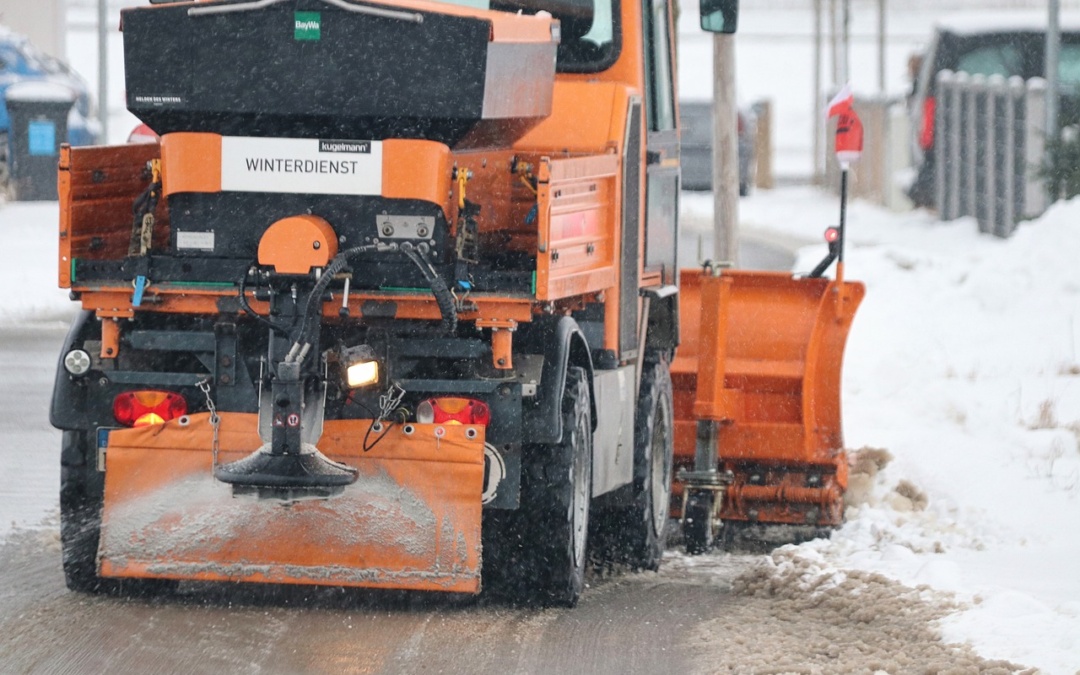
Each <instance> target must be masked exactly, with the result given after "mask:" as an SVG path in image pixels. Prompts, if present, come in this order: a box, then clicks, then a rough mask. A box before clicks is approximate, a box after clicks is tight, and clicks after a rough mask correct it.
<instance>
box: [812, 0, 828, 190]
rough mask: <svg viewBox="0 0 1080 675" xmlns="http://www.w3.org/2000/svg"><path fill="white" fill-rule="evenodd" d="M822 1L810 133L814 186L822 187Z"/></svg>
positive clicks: (816, 7)
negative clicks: (819, 112)
mask: <svg viewBox="0 0 1080 675" xmlns="http://www.w3.org/2000/svg"><path fill="white" fill-rule="evenodd" d="M821 3H822V0H814V92H813V94H814V100H813V104H812V105H811V106H810V110H811V111H813V113H812V114H811V115H810V133H812V134H813V143H812V148H813V153H814V184H815V185H820V184H821V182H822V180H823V177H824V175H825V153H824V151H823V150H822V149H821V115H819V114H818V111H819V110H821V65H822V64H821V62H822V60H823V59H822V57H821V51H822V43H823V40H822V32H823V31H822V25H821V10H822V6H821Z"/></svg>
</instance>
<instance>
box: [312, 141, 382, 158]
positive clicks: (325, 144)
mask: <svg viewBox="0 0 1080 675" xmlns="http://www.w3.org/2000/svg"><path fill="white" fill-rule="evenodd" d="M319 152H351V153H356V154H362V155H367V154H370V153H371V141H339V140H334V139H330V140H320V141H319Z"/></svg>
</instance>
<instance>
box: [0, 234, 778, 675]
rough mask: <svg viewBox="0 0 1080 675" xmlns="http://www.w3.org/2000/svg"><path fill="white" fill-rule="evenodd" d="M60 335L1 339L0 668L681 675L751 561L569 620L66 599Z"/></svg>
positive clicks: (346, 604)
mask: <svg viewBox="0 0 1080 675" xmlns="http://www.w3.org/2000/svg"><path fill="white" fill-rule="evenodd" d="M743 255H744V258H743V260H744V266H752V265H755V264H757V265H761V266H770V267H775V266H781V267H782V266H784V265H790V262H789V261H787V258H786V257H785V255H786V254H784V253H783V252H777V251H776V250H770V249H769V247H767V246H764V247H763V246H755V245H753V244H751V245H750V246H749V247H748V249H746V250H744V254H743ZM778 260H779V261H780V262H779V264H778V263H777V261H778ZM64 334H65V328H64V327H63V326H61V325H59V324H50V325H47V326H30V327H22V328H5V329H2V330H0V372H3V374H4V376H3V380H4V382H5V384H6V386H4V387H0V438H3V439H4V444H3V445H4V448H3V452H2V453H0V518H4V519H10V520H12V521H17V522H18V524H19V525H20V529H19V530H17V531H16V532H15V533H14V534H12V535H11V536H9V537H8V540H7V541H6V542H5V543H4V544H3V545H0V578H3V579H4V581H5V583H3V584H0V672H4V673H19V672H32V673H80V674H81V673H102V672H114V673H182V672H201V673H216V672H222V673H223V672H229V673H299V672H312V673H421V672H423V673H463V674H464V673H470V674H474V673H662V672H687V671H689V672H696V671H698V670H700V669H701V668H700V666H701V665H702V664H700V663H699V664H697V666H695V665H694V664H695V656H694V654H695V652H694V650H693V648H692V647H691V645H690V643H689V641H688V636H691V635H694V634H695V633H696V630H697V629H698V628H699V627H700V625H701V623H702V622H703V621H706V620H708V619H711V618H714V617H715V616H716V615H717V613H722V612H723V608H724V606H725V604H728V603H731V602H733V598H732V596H731V594H730V591H729V585H730V580H731V579H732V578H733V577H734V576H735V575H736V574H737V573H738V572H739V571H741V570H742V569H744V568H745V567H746V566H747V565H749V564H751V562H752V561H753V560H754V558H753V556H716V557H710V558H709V562H708V563H706V564H703V565H702V564H696V565H694V566H693V567H692V568H691V569H692V572H688V571H687V568H685V565H684V564H681V563H683V562H685V561H683V560H681V559H678V558H676V559H675V560H674V561H668V562H666V563H665V565H664V568H663V569H662V571H661V573H659V574H634V575H621V576H616V577H613V578H609V579H599V578H594V579H592V580H591V582H590V588H589V589H588V590H587V591H586V593H585V594H584V597H583V598H582V600H581V602H580V603H579V605H578V607H577V608H575V609H573V610H565V609H546V610H538V609H520V608H513V607H508V606H505V605H497V604H491V603H488V602H486V601H483V600H481V601H477V600H475V599H473V598H465V597H447V596H442V595H437V596H430V595H425V594H401V593H374V592H366V591H356V590H347V591H342V590H324V589H318V590H312V589H308V588H299V589H295V588H271V589H263V588H260V587H246V586H245V587H239V588H236V587H228V586H213V585H203V586H191V587H189V586H185V587H183V588H182V589H181V591H180V593H179V594H177V595H174V596H172V597H168V598H158V599H118V598H110V597H93V596H86V595H81V594H77V593H71V592H69V591H68V590H67V589H66V588H65V586H64V581H63V572H62V569H61V566H60V541H59V532H58V530H57V527H56V519H57V517H58V515H57V512H58V506H57V501H56V499H57V498H56V494H57V491H58V489H59V478H58V476H59V432H58V431H56V430H54V429H52V428H51V427H50V426H49V424H48V405H49V396H50V392H51V388H52V379H53V373H54V369H55V367H56V357H57V354H58V351H59V349H60V345H61V343H62V340H63V337H64ZM43 514H44V515H45V521H44V522H41V517H42V515H43ZM676 568H678V569H676Z"/></svg>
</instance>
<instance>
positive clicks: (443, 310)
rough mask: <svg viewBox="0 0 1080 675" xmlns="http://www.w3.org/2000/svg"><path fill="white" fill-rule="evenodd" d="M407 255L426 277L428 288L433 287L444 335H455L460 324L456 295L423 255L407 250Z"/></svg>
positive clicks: (432, 292)
mask: <svg viewBox="0 0 1080 675" xmlns="http://www.w3.org/2000/svg"><path fill="white" fill-rule="evenodd" d="M405 255H407V256H408V257H409V260H411V261H413V263H414V264H415V265H416V266H417V267H418V268H420V273H421V274H423V275H424V279H426V280H427V282H428V286H430V287H431V294H432V295H434V296H435V303H436V304H437V305H438V306H439V313H440V314H442V321H443V322H442V330H443V333H445V334H447V335H449V334H450V333H453V332H454V331H455V330H457V323H458V318H457V304H456V303H455V301H454V294H453V293H451V292H450V289H449V288H448V287H447V286H446V282H445V281H443V278H442V277H440V276H439V275H438V274H437V273H436V272H435V270H434V268H432V267H431V263H429V262H428V261H427V259H426V258H424V257H423V254H422V253H420V252H419V251H416V250H413V249H407V250H405Z"/></svg>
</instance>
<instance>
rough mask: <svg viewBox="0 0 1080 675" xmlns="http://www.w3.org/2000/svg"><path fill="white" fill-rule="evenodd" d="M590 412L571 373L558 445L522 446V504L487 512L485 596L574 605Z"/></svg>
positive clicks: (582, 385)
mask: <svg viewBox="0 0 1080 675" xmlns="http://www.w3.org/2000/svg"><path fill="white" fill-rule="evenodd" d="M591 411H592V405H591V400H590V394H589V383H588V381H587V379H586V374H585V370H584V369H582V368H577V367H571V368H570V369H569V372H568V373H567V378H566V390H565V393H564V394H563V402H562V414H563V437H562V440H561V441H560V442H558V443H552V444H543V445H533V446H528V447H526V448H525V452H524V453H523V458H522V463H523V466H522V475H521V506H520V507H519V508H518V510H516V511H512V512H505V513H492V514H486V517H485V541H484V584H485V588H486V590H487V591H489V592H491V593H493V594H495V595H498V596H502V597H505V598H507V599H510V600H511V601H514V602H518V603H524V604H529V605H533V604H537V605H544V606H552V605H557V606H565V607H573V606H574V605H575V604H577V601H578V597H579V596H580V595H581V591H582V589H584V587H585V566H586V565H585V564H586V560H587V558H588V533H589V506H590V500H591V497H592V412H591Z"/></svg>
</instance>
